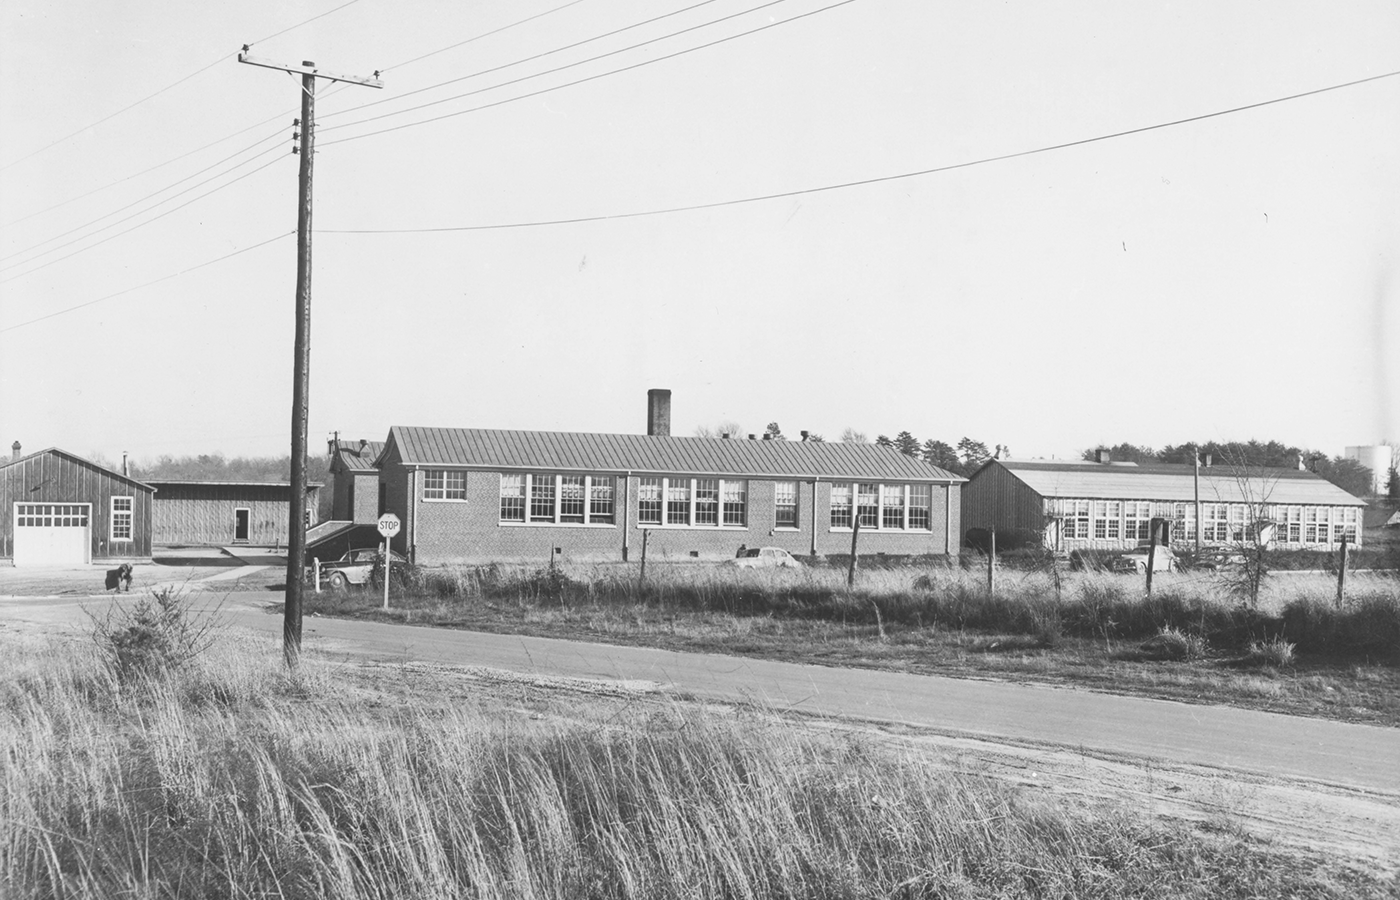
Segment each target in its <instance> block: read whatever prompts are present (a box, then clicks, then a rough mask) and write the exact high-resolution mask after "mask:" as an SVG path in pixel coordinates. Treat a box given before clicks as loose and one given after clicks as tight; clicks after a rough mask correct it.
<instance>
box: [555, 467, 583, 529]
mask: <svg viewBox="0 0 1400 900" xmlns="http://www.w3.org/2000/svg"><path fill="white" fill-rule="evenodd" d="M585 500H586V495H585V492H584V484H583V476H582V475H560V476H559V521H561V522H582V521H583V505H584V502H585Z"/></svg>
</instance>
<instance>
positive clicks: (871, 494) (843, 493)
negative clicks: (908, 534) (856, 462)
mask: <svg viewBox="0 0 1400 900" xmlns="http://www.w3.org/2000/svg"><path fill="white" fill-rule="evenodd" d="M853 501H854V502H853ZM932 505H933V488H932V486H930V485H927V484H851V483H847V482H837V483H835V484H833V485H832V486H831V527H832V528H850V527H852V525H853V523H854V521H855V519H854V516H859V519H860V527H861V528H862V529H865V528H874V529H878V530H880V531H927V530H929V528H930V522H931V521H932Z"/></svg>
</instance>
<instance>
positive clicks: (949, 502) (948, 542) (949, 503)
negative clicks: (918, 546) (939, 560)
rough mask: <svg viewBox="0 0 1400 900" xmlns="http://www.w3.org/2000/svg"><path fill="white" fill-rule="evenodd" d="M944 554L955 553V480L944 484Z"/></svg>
mask: <svg viewBox="0 0 1400 900" xmlns="http://www.w3.org/2000/svg"><path fill="white" fill-rule="evenodd" d="M943 555H944V556H952V555H953V482H951V481H950V482H948V483H947V484H945V485H944V486H943Z"/></svg>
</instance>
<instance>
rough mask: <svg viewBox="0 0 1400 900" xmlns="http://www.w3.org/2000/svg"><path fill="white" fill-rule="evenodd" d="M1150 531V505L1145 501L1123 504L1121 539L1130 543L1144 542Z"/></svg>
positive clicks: (1130, 501)
mask: <svg viewBox="0 0 1400 900" xmlns="http://www.w3.org/2000/svg"><path fill="white" fill-rule="evenodd" d="M1151 530H1152V504H1151V503H1150V502H1148V501H1146V500H1128V501H1125V502H1124V503H1123V537H1124V538H1126V539H1128V540H1130V541H1145V540H1147V538H1148V536H1149V532H1150V531H1151Z"/></svg>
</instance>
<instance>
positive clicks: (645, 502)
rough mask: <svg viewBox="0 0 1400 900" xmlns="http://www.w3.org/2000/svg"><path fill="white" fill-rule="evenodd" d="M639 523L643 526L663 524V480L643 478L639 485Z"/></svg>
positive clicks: (639, 480)
mask: <svg viewBox="0 0 1400 900" xmlns="http://www.w3.org/2000/svg"><path fill="white" fill-rule="evenodd" d="M637 521H638V522H639V523H641V524H642V525H660V524H661V479H660V478H641V479H638V483H637Z"/></svg>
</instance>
